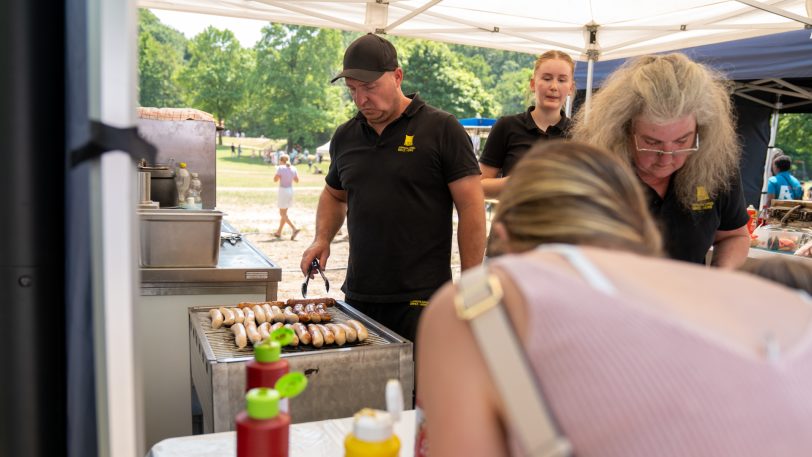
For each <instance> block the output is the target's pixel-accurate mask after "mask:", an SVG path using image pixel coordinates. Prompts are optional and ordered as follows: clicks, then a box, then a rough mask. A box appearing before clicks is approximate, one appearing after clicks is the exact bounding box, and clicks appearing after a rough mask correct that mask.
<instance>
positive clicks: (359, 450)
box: [344, 380, 403, 457]
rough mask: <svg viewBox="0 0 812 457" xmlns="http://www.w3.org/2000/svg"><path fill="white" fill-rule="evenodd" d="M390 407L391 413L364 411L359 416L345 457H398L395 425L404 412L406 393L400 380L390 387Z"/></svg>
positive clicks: (345, 445)
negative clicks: (404, 396)
mask: <svg viewBox="0 0 812 457" xmlns="http://www.w3.org/2000/svg"><path fill="white" fill-rule="evenodd" d="M386 406H387V409H388V410H389V412H386V411H378V410H375V409H369V408H364V409H362V410H361V411H359V412H357V413H356V414H355V418H354V419H353V423H352V433H350V434H349V435H347V438H346V439H345V440H344V455H345V457H398V455H399V454H400V440H399V439H398V437H397V435H395V432H394V422H396V421H397V420H399V419H400V413H401V411H402V410H403V391H402V390H401V387H400V382H398V381H397V380H390V381H389V382H388V383H387V384H386Z"/></svg>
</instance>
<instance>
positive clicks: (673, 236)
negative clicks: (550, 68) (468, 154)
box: [572, 54, 750, 268]
mask: <svg viewBox="0 0 812 457" xmlns="http://www.w3.org/2000/svg"><path fill="white" fill-rule="evenodd" d="M572 134H573V138H574V139H577V140H581V141H585V142H587V143H590V144H594V145H599V146H603V147H607V148H609V149H610V150H611V151H612V152H614V153H616V154H618V155H619V156H620V157H622V158H624V159H625V160H627V161H628V162H629V164H631V165H632V166H633V168H634V169H635V171H636V172H637V176H638V177H639V179H640V181H641V182H642V183H643V184H644V190H645V191H646V196H647V200H648V201H649V206H650V209H651V211H652V213H653V215H654V217H655V218H656V219H657V221H658V222H659V224H660V226H661V230H662V231H663V237H664V241H665V250H666V252H667V253H668V255H669V256H670V257H672V258H674V259H679V260H686V261H691V262H696V263H704V261H705V256H706V254H707V252H708V249H709V248H710V247H711V246H713V249H714V264H715V265H718V266H720V267H728V268H735V267H738V266H740V265H741V264H742V263H743V262H744V260H745V259H746V257H747V252H748V249H749V241H750V240H749V237H748V233H747V228H746V223H747V220H748V215H747V211H746V205H745V201H744V195H743V193H742V187H741V178H740V176H739V172H738V166H739V155H740V146H739V143H738V141H737V137H736V132H735V123H734V117H733V111H732V107H731V101H730V86H729V83H728V82H727V81H726V80H725V79H724V77H723V76H722V75H720V74H718V73H716V72H714V71H713V70H711V69H710V68H708V67H706V66H704V65H701V64H699V63H696V62H694V61H692V60H690V59H689V58H688V57H686V56H684V55H682V54H667V55H656V56H644V57H639V58H636V59H633V60H630V61H628V62H627V63H626V64H624V65H623V66H622V67H620V68H619V69H618V70H616V71H615V72H614V73H613V74H612V75H610V76H609V78H608V79H607V80H606V82H604V84H603V86H602V87H601V90H600V91H599V92H598V94H597V95H596V96H595V98H594V99H593V103H592V107H591V109H590V111H589V113H586V112H584V111H583V110H581V111H580V112H579V113H578V114H577V115H576V117H575V125H574V126H573V128H572Z"/></svg>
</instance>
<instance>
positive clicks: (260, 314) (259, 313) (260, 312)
mask: <svg viewBox="0 0 812 457" xmlns="http://www.w3.org/2000/svg"><path fill="white" fill-rule="evenodd" d="M251 309H252V310H253V311H254V318H255V319H256V320H257V324H262V323H264V322H268V319H267V317H266V316H265V310H264V309H262V307H261V306H259V305H254V307H253V308H251Z"/></svg>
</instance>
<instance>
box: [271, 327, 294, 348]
mask: <svg viewBox="0 0 812 457" xmlns="http://www.w3.org/2000/svg"><path fill="white" fill-rule="evenodd" d="M294 335H295V332H294V331H293V329H292V328H288V327H279V328H278V329H276V330H274V331H273V332H271V337H270V340H271V341H276V342H277V343H279V345H280V346H287V345H289V344H290V343H291V342H292V341H293V336H294Z"/></svg>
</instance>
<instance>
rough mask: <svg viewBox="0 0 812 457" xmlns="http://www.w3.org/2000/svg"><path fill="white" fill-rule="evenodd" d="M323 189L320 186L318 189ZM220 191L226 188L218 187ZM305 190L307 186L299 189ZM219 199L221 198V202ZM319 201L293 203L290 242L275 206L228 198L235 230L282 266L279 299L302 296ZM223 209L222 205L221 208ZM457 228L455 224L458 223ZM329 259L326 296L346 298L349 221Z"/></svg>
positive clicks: (319, 291)
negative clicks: (303, 263) (306, 257)
mask: <svg viewBox="0 0 812 457" xmlns="http://www.w3.org/2000/svg"><path fill="white" fill-rule="evenodd" d="M319 189H320V188H319ZM218 190H225V189H222V188H218ZM297 190H304V188H297ZM269 192H272V193H273V195H269V198H268V201H269V202H274V203H275V202H276V188H272V189H270V190H269ZM219 204H220V199H219V198H218V205H219ZM315 206H316V204H315V203H313V204H312V207H309V206H304V207H303V205H302V204H301V203H299V204H297V203H294V207H293V208H291V209H290V210H289V215H290V218H291V219H292V220H293V222H294V223H295V224H296V225H297V227H299V228H300V229H301V232H300V233H299V235H298V236H297V237H296V240H295V241H291V239H290V236H291V233H290V227H285V229H284V231H283V236H282V238H280V239H276V238H275V237H274V236H273V232H275V231H276V229H277V227H278V224H279V213H278V211H277V209H276V207H275V205H268V206H257V205H255V204H254V205H250V204H240V202H239V201H229V202H228V206H226V207H224V208H222V210H223V211H224V212H225V213H227V215H226V220H227V221H228V222H229V223H230V224H231V225H232V226H234V228H235V229H237V230H238V231H240V232H241V233H243V235H244V236H245V237H246V238H248V239H249V240H250V241H251V242H252V243H253V244H254V245H255V246H256V247H257V248H259V249H260V250H261V251H262V252H264V253H265V255H266V256H268V258H269V259H271V260H272V261H273V262H275V263H277V264H278V265H279V266H280V267H281V268H282V281H281V282H280V283H279V293H278V298H280V299H287V298H298V297H300V296H301V287H302V281H303V279H304V278H303V275H302V273H301V271H300V269H299V263H300V261H301V259H302V253H303V252H304V250H305V249H306V248H307V247H308V246H309V245H310V243H311V242H312V241H313V237H314V235H315V229H316V207H315ZM218 209H221V208H218ZM455 229H456V224H455ZM456 239H457V237H456V230H455V233H454V238H453V240H454V242H453V243H452V245H453V248H452V257H451V265H452V272H453V274H454V277H455V278H456V277H457V276H458V275H459V253H458V250H457V242H456ZM330 251H331V254H330V259H329V260H328V262H327V268H326V276H327V279H329V281H330V292H329V293H328V294H327V296H330V297H333V298H336V299H339V300H343V299H344V293H343V292H341V285H342V284H343V282H344V277H345V276H346V272H347V271H346V268H347V258H348V256H349V242H348V240H347V230H346V224H345V225H344V227H342V229H341V231H340V232H339V235H338V236H336V238H335V240H333V243H332V244H331V248H330ZM323 295H324V282H323V281H321V279H320V278H316V279H314V280H311V281H310V284H309V286H308V296H323Z"/></svg>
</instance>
